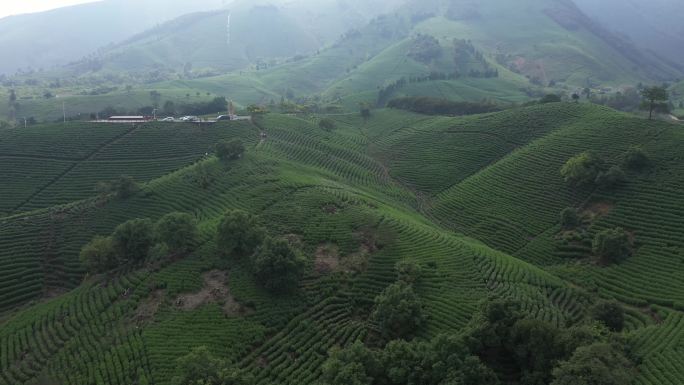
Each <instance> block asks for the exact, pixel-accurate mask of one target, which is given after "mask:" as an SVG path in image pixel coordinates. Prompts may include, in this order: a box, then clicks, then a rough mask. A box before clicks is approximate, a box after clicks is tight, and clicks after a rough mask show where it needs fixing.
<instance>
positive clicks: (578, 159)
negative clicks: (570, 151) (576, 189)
mask: <svg viewBox="0 0 684 385" xmlns="http://www.w3.org/2000/svg"><path fill="white" fill-rule="evenodd" d="M605 169H606V164H605V162H604V161H603V159H601V158H600V157H599V156H598V155H596V154H594V153H593V152H589V151H587V152H583V153H581V154H579V155H577V156H574V157H572V158H570V159H569V160H568V161H567V162H566V163H565V165H563V168H561V176H562V177H563V178H564V179H565V181H566V182H567V183H570V184H572V185H575V186H587V185H591V184H593V183H595V182H596V178H598V176H599V175H600V174H601V173H602V172H603V171H605Z"/></svg>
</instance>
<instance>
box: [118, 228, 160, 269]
mask: <svg viewBox="0 0 684 385" xmlns="http://www.w3.org/2000/svg"><path fill="white" fill-rule="evenodd" d="M154 238H155V237H154V225H153V223H152V221H151V220H149V219H133V220H130V221H128V222H125V223H122V224H120V225H119V226H117V227H116V229H114V233H113V234H112V243H113V246H114V250H116V253H117V254H118V255H119V258H121V259H122V260H127V261H131V262H139V261H143V260H144V259H145V258H147V255H148V252H149V250H150V248H151V247H152V246H153V245H154Z"/></svg>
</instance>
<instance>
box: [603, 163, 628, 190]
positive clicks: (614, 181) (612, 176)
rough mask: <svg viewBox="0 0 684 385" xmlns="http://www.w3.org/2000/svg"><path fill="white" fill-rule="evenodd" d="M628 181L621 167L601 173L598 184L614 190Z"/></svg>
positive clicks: (614, 167) (613, 167)
mask: <svg viewBox="0 0 684 385" xmlns="http://www.w3.org/2000/svg"><path fill="white" fill-rule="evenodd" d="M626 181H627V175H626V174H625V172H624V171H622V168H620V166H612V167H610V168H609V169H608V171H605V172H600V173H599V175H598V176H597V177H596V184H597V185H599V186H601V187H605V188H614V187H616V186H618V185H620V184H622V183H624V182H626Z"/></svg>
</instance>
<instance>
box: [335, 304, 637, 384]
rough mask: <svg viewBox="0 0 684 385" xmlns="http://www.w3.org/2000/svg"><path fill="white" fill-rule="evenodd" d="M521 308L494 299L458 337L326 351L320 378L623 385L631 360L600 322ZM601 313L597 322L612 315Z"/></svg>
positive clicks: (339, 381) (361, 381) (343, 381)
mask: <svg viewBox="0 0 684 385" xmlns="http://www.w3.org/2000/svg"><path fill="white" fill-rule="evenodd" d="M522 308H523V307H522V305H521V304H519V303H516V302H512V301H500V300H495V301H491V302H488V303H487V304H485V305H484V306H483V307H482V309H481V310H480V312H479V313H478V314H477V315H476V316H475V317H474V318H473V320H472V322H471V323H470V325H468V326H467V327H466V328H464V329H463V330H461V331H460V332H459V333H458V334H454V335H441V336H437V337H435V338H433V339H431V340H428V341H425V340H418V339H416V340H413V341H404V340H394V341H391V342H389V343H388V344H387V345H385V346H384V347H383V348H381V349H372V348H369V347H367V346H365V345H364V344H363V343H362V342H360V341H357V342H356V343H354V344H352V345H351V346H349V347H347V348H345V349H338V348H334V349H333V350H331V352H330V355H329V358H328V360H327V361H326V362H325V364H324V365H323V367H322V371H323V378H322V380H323V383H324V384H329V385H342V384H345V385H346V384H364V385H376V384H378V385H379V384H425V385H431V384H435V385H437V384H447V383H448V384H481V385H495V384H500V383H501V382H500V379H499V378H501V375H502V374H503V373H505V377H506V378H507V379H508V380H509V381H511V383H517V384H521V385H538V384H552V385H565V384H587V385H588V384H598V383H601V384H606V385H618V384H625V383H629V381H628V380H629V379H630V376H632V375H633V374H634V370H635V368H634V363H633V362H631V361H630V360H629V359H628V356H629V354H628V353H629V352H628V351H627V349H626V347H625V344H624V343H623V342H622V341H621V340H620V339H619V338H617V337H614V336H613V335H612V334H611V333H610V332H609V331H608V330H607V329H606V328H605V327H604V326H602V325H601V324H599V323H596V322H593V321H590V320H588V321H587V322H586V323H581V324H578V325H575V326H571V327H562V328H560V327H558V326H556V325H555V324H550V323H547V322H544V321H539V320H536V319H530V318H526V317H525V316H524V313H523V312H522V311H521V309H522ZM597 308H602V309H603V308H605V306H601V305H599V306H597ZM618 312H619V311H618ZM608 313H609V314H610V315H609V316H608V317H603V316H600V317H601V318H602V320H603V318H607V319H612V317H613V315H614V314H615V312H614V311H609V312H608ZM601 314H603V313H601Z"/></svg>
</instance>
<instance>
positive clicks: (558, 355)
mask: <svg viewBox="0 0 684 385" xmlns="http://www.w3.org/2000/svg"><path fill="white" fill-rule="evenodd" d="M509 345H510V347H511V350H512V351H513V353H514V357H515V359H516V364H517V365H516V366H517V367H518V368H519V369H520V370H521V372H522V381H521V383H522V384H529V385H532V384H539V385H544V384H548V383H549V382H550V381H551V371H552V369H553V367H554V366H555V365H556V363H557V362H558V361H559V360H561V359H562V358H564V354H565V348H564V346H563V345H562V339H561V330H560V329H558V328H557V327H555V326H553V325H551V324H549V323H547V322H543V321H539V320H532V319H522V320H519V321H517V322H516V323H515V325H513V327H512V328H511V331H510V342H509Z"/></svg>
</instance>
